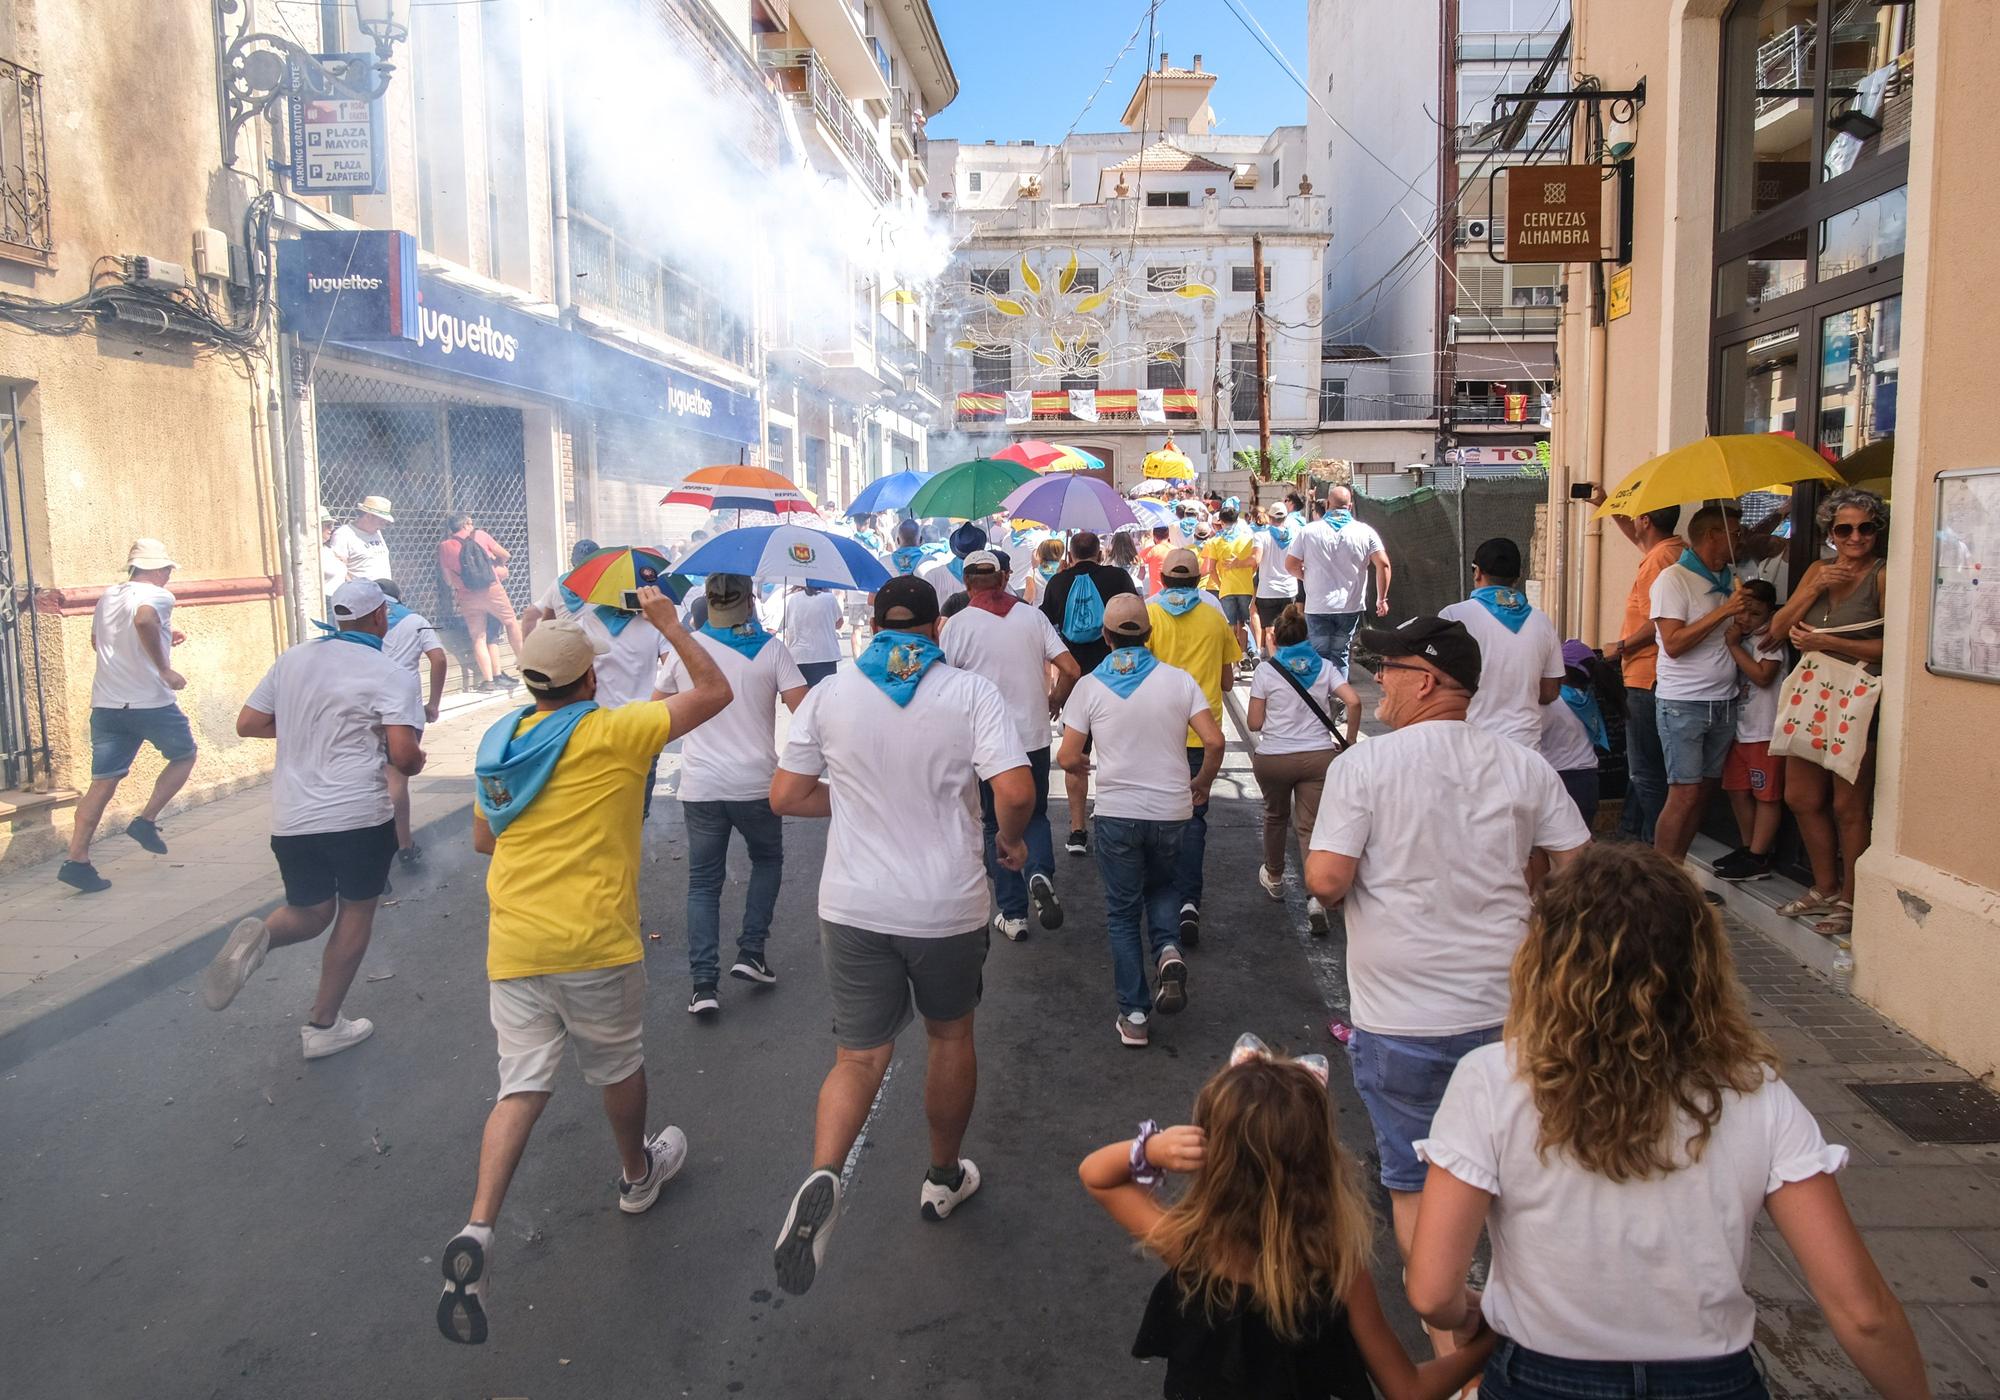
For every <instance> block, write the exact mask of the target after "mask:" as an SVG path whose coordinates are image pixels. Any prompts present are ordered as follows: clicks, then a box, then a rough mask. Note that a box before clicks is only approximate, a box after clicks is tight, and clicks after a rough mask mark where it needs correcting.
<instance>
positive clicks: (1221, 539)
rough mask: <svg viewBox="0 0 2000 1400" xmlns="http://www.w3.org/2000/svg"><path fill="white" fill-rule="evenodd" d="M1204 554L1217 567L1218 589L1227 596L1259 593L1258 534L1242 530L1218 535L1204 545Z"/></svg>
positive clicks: (1204, 557) (1248, 596) (1247, 596)
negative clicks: (1237, 532) (1233, 534)
mask: <svg viewBox="0 0 2000 1400" xmlns="http://www.w3.org/2000/svg"><path fill="white" fill-rule="evenodd" d="M1201 557H1202V558H1203V559H1205V560H1207V561H1208V563H1209V564H1210V565H1211V566H1212V567H1213V568H1214V569H1215V583H1216V590H1215V591H1216V592H1218V593H1220V594H1221V595H1222V596H1223V597H1225V598H1235V597H1244V598H1250V597H1254V596H1255V595H1256V592H1257V535H1256V532H1255V531H1253V530H1243V531H1242V532H1241V533H1240V534H1238V535H1236V536H1234V537H1232V536H1229V535H1217V536H1216V537H1215V538H1214V539H1212V540H1210V541H1209V542H1208V543H1207V544H1205V545H1203V546H1202V547H1201Z"/></svg>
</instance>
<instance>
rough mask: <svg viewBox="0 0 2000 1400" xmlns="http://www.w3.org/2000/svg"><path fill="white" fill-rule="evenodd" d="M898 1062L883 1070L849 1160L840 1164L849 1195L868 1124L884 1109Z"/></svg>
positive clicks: (843, 1191)
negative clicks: (884, 1099)
mask: <svg viewBox="0 0 2000 1400" xmlns="http://www.w3.org/2000/svg"><path fill="white" fill-rule="evenodd" d="M895 1075H896V1062H895V1061H894V1060H891V1061H889V1068H888V1069H886V1070H884V1071H883V1072H882V1082H881V1083H880V1084H879V1085H877V1086H876V1088H875V1100H874V1102H872V1103H870V1104H869V1105H868V1116H867V1117H866V1118H864V1119H862V1120H861V1131H860V1133H859V1134H857V1135H856V1136H855V1139H854V1146H852V1147H850V1148H848V1149H847V1160H846V1161H845V1162H842V1163H841V1164H840V1194H841V1196H842V1197H843V1198H844V1197H845V1196H846V1195H847V1190H848V1185H849V1183H850V1182H852V1181H853V1180H854V1171H855V1168H857V1167H859V1166H860V1165H861V1149H862V1148H864V1147H866V1146H867V1145H868V1125H869V1124H870V1123H873V1122H874V1121H875V1115H876V1114H877V1113H879V1112H880V1111H881V1109H882V1096H883V1095H884V1094H886V1093H888V1092H889V1081H890V1080H891V1079H893V1078H895Z"/></svg>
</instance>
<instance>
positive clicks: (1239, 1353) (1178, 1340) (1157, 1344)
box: [1132, 1274, 1375, 1400]
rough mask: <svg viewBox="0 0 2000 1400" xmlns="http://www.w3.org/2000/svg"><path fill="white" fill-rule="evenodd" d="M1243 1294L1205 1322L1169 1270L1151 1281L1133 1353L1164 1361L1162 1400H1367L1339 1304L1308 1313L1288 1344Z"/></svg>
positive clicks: (1364, 1369)
mask: <svg viewBox="0 0 2000 1400" xmlns="http://www.w3.org/2000/svg"><path fill="white" fill-rule="evenodd" d="M1248 1298H1249V1290H1247V1289H1239V1290H1238V1301H1237V1302H1235V1303H1234V1304H1232V1305H1231V1307H1230V1309H1229V1311H1228V1312H1227V1313H1225V1314H1224V1315H1223V1316H1221V1317H1219V1318H1213V1319H1211V1318H1209V1317H1208V1316H1206V1315H1205V1314H1204V1312H1203V1311H1202V1309H1201V1307H1200V1305H1199V1304H1196V1305H1195V1306H1193V1307H1188V1306H1185V1305H1183V1304H1182V1302H1181V1288H1180V1284H1179V1282H1178V1281H1176V1280H1175V1278H1174V1276H1173V1275H1172V1274H1166V1275H1164V1276H1162V1277H1161V1279H1160V1281H1159V1282H1158V1283H1157V1284H1155V1285H1154V1286H1153V1296H1152V1297H1151V1298H1150V1299H1148V1300H1147V1303H1146V1316H1145V1318H1144V1319H1143V1320H1141V1322H1140V1323H1139V1335H1138V1337H1137V1338H1136V1339H1135V1340H1134V1341H1133V1343H1132V1355H1134V1356H1136V1357H1141V1358H1145V1357H1155V1356H1158V1357H1165V1358H1166V1362H1167V1380H1166V1387H1165V1390H1164V1394H1165V1395H1166V1397H1167V1400H1252V1397H1254V1400H1329V1397H1343V1400H1373V1396H1374V1394H1375V1391H1374V1389H1373V1387H1372V1386H1370V1384H1369V1381H1368V1366H1367V1363H1366V1362H1365V1361H1363V1359H1362V1356H1361V1347H1360V1344H1359V1343H1357V1342H1356V1341H1355V1340H1354V1333H1353V1331H1352V1330H1351V1329H1350V1328H1349V1327H1348V1325H1347V1313H1346V1310H1345V1309H1343V1308H1339V1307H1335V1308H1334V1309H1333V1310H1332V1311H1331V1312H1329V1313H1327V1314H1325V1315H1323V1316H1320V1317H1316V1318H1313V1319H1312V1320H1310V1321H1309V1322H1308V1323H1307V1325H1306V1330H1305V1335H1304V1336H1302V1337H1300V1338H1299V1340H1297V1341H1295V1342H1287V1341H1283V1340H1281V1339H1280V1338H1279V1337H1277V1336H1276V1335H1275V1334H1273V1333H1272V1331H1271V1329H1270V1327H1269V1325H1268V1324H1266V1322H1265V1321H1264V1317H1263V1314H1262V1313H1260V1312H1258V1311H1257V1310H1256V1309H1255V1308H1254V1307H1252V1306H1250V1305H1249V1303H1248Z"/></svg>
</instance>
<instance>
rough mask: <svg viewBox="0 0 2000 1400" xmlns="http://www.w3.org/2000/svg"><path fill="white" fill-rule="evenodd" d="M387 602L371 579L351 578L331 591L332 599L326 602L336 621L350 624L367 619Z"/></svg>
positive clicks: (386, 598) (385, 596)
mask: <svg viewBox="0 0 2000 1400" xmlns="http://www.w3.org/2000/svg"><path fill="white" fill-rule="evenodd" d="M388 601H389V595H388V594H386V593H384V592H383V591H382V590H381V588H380V587H379V586H377V584H376V582H375V580H374V579H372V578H351V579H349V580H348V581H347V582H346V583H343V584H341V585H340V587H338V588H336V589H334V590H333V597H331V598H329V599H328V600H327V602H328V604H329V606H330V607H331V609H332V612H333V616H334V618H335V620H336V621H340V622H352V621H354V620H355V619H356V618H359V617H367V616H368V615H369V614H370V613H372V612H374V611H375V610H376V609H377V608H379V607H381V606H382V605H383V604H384V603H386V602H388Z"/></svg>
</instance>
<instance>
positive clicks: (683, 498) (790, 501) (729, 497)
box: [660, 478, 819, 516]
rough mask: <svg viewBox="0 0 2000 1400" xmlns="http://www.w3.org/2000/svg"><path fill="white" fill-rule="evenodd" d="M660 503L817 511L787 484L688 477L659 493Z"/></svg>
mask: <svg viewBox="0 0 2000 1400" xmlns="http://www.w3.org/2000/svg"><path fill="white" fill-rule="evenodd" d="M780 480H783V478H780ZM660 504H661V505H663V506H694V507H696V508H698V509H701V510H737V511H742V510H761V511H764V512H766V513H768V514H771V515H779V516H783V515H793V514H799V515H818V514H819V511H818V510H817V509H815V508H814V506H813V503H812V502H811V501H809V500H807V499H806V498H805V495H804V493H802V492H800V491H798V490H797V489H796V488H794V487H792V486H790V485H787V486H785V487H784V488H783V489H782V490H780V489H778V488H776V487H763V486H716V485H712V484H709V483H705V482H697V481H692V480H690V481H685V482H682V483H681V484H680V485H679V486H676V487H675V488H674V489H673V490H671V491H669V492H668V493H667V494H666V495H664V496H662V497H661V498H660Z"/></svg>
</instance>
